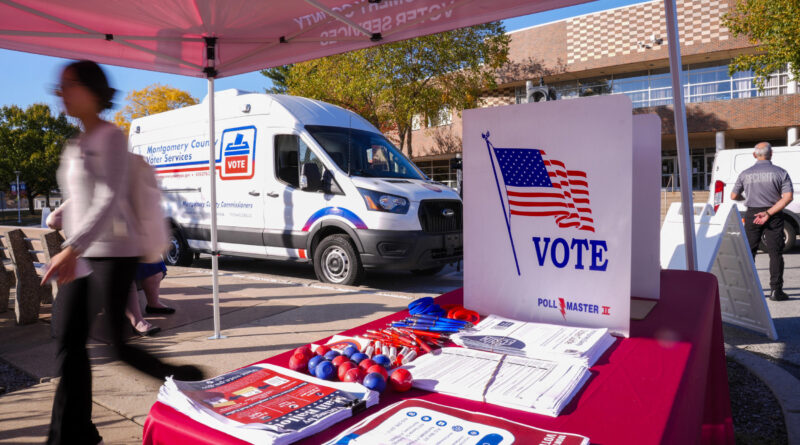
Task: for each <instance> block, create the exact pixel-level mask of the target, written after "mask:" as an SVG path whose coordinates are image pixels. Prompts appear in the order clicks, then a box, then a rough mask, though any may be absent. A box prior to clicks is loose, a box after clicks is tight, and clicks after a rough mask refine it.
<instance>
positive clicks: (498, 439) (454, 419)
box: [325, 399, 589, 445]
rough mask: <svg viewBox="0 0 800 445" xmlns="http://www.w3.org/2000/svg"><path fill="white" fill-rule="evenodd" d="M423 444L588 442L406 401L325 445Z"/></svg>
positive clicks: (569, 444)
mask: <svg viewBox="0 0 800 445" xmlns="http://www.w3.org/2000/svg"><path fill="white" fill-rule="evenodd" d="M423 443H424V444H429V443H435V444H437V445H464V444H501V443H502V444H511V443H519V444H547V445H556V444H558V445H588V444H589V438H587V437H585V436H580V435H577V434H569V433H559V432H555V431H547V430H543V429H539V428H534V427H532V426H528V425H523V424H521V423H517V422H512V421H510V420H506V419H503V418H500V417H496V416H491V415H489V414H482V413H473V412H469V411H464V410H461V409H458V408H453V407H450V406H445V405H439V404H437V403H431V402H428V401H426V400H421V399H408V400H403V401H401V402H397V403H395V404H393V405H390V406H388V407H386V408H384V409H383V410H381V411H379V412H377V413H375V414H373V415H371V416H369V417H367V418H366V419H364V420H362V421H361V422H359V423H357V424H355V425H353V426H352V427H350V428H348V429H346V430H345V431H343V432H342V433H341V434H340V435H339V436H337V437H336V438H335V439H333V440H331V441H329V442H327V443H326V444H325V445H397V444H405V445H410V444H423Z"/></svg>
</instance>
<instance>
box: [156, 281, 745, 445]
mask: <svg viewBox="0 0 800 445" xmlns="http://www.w3.org/2000/svg"><path fill="white" fill-rule="evenodd" d="M461 299H462V292H461V290H458V291H454V292H450V293H448V294H444V295H442V296H440V297H438V299H437V301H438V302H439V303H442V304H444V303H459V302H461ZM406 315H407V312H406V311H403V312H398V313H397V314H393V315H390V316H388V317H384V318H382V319H380V320H376V321H374V322H372V323H368V324H366V325H363V326H359V327H357V328H354V329H351V330H348V331H345V332H344V333H343V334H345V335H355V334H358V333H361V332H363V331H364V330H366V329H373V328H380V327H383V326H385V325H386V323H387V322H388V321H390V320H392V319H397V318H403V317H405V316H406ZM289 356H290V353H289V352H286V353H283V354H279V355H276V356H274V357H272V358H270V359H267V360H264V361H265V362H268V363H273V364H277V365H282V366H286V365H287V364H288V360H289ZM592 374H593V377H592V378H591V379H590V380H589V382H588V383H587V385H586V386H585V388H584V389H583V390H582V391H581V392H580V393H579V394H578V395H577V396H576V397H575V399H574V400H573V401H572V403H570V405H568V406H567V407H566V408H565V409H564V411H563V412H562V414H561V415H560V416H558V417H556V418H552V417H546V416H542V415H537V414H530V413H526V412H523V411H517V410H513V409H509V408H503V407H499V406H495V405H490V404H486V403H479V402H474V401H469V400H465V399H459V398H454V397H450V396H445V395H440V394H435V393H428V392H424V391H420V390H412V391H409V392H407V393H404V394H402V395H401V394H398V393H394V392H392V391H390V390H389V391H386V392H385V393H383V394H381V403H380V405H379V406H378V407H373V408H370V409H369V410H367V411H365V412H363V413H360V414H358V415H356V416H354V417H353V418H351V419H348V420H347V421H343V422H341V423H339V424H337V425H334V426H333V427H332V428H330V429H328V430H326V431H323V432H321V433H319V434H316V435H314V436H312V437H310V438H308V439H306V440H304V441H301V442H298V443H301V444H319V443H322V442H324V441H325V440H327V439H330V438H333V437H334V436H335V435H336V434H338V433H339V432H340V431H342V430H343V429H344V428H345V427H347V426H349V425H351V424H353V423H355V422H356V421H360V420H361V419H363V418H364V416H367V415H371V414H372V413H374V412H376V411H378V409H380V408H381V407H383V406H386V405H388V404H390V403H394V402H395V401H397V400H399V399H400V398H401V397H418V398H423V399H426V400H429V401H431V402H436V403H440V404H444V405H450V406H456V407H458V408H461V409H466V410H471V411H480V412H484V413H488V414H492V415H496V416H500V417H504V418H506V419H509V420H513V421H517V422H521V423H524V424H527V425H532V426H535V427H538V428H544V429H548V430H555V431H564V432H570V433H578V434H582V435H585V436H587V437H589V438H590V440H591V442H592V443H593V444H608V445H611V444H614V445H616V444H626V443H631V444H694V443H705V444H721V443H734V439H733V422H732V420H731V410H730V398H729V395H728V376H727V371H726V365H725V351H724V347H723V340H722V322H721V318H720V309H719V294H718V288H717V280H716V278H715V277H714V276H713V275H711V274H707V273H703V272H685V271H672V270H666V271H662V273H661V299H660V300H659V303H658V304H657V305H656V307H655V308H654V309H653V311H652V312H651V313H650V315H649V316H648V317H647V318H646V319H645V320H642V321H631V338H627V339H622V340H620V341H618V342H617V343H616V344H615V345H614V346H613V347H612V348H611V349H610V351H609V352H608V353H606V355H605V356H604V357H602V358H601V359H600V361H598V363H597V364H596V365H595V366H594V367H593V368H592ZM143 443H144V444H147V445H151V444H152V445H155V444H165V445H166V444H176V443H192V444H208V445H219V444H243V443H245V442H242V441H240V440H239V439H236V438H233V437H231V436H228V435H227V434H224V433H221V432H219V431H216V430H213V429H211V428H209V427H207V426H205V425H202V424H199V423H197V422H195V421H193V420H192V419H190V418H189V417H187V416H184V415H183V414H180V413H178V412H177V411H175V410H173V409H172V408H170V407H168V406H166V405H164V404H161V403H158V402H157V403H155V404H154V405H153V407H152V408H151V409H150V415H149V416H148V417H147V421H146V422H145V426H144V440H143Z"/></svg>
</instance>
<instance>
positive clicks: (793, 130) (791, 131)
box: [786, 127, 800, 146]
mask: <svg viewBox="0 0 800 445" xmlns="http://www.w3.org/2000/svg"><path fill="white" fill-rule="evenodd" d="M799 129H800V127H789V128H787V129H786V145H788V146H792V145H795V144H800V137H798V130H799Z"/></svg>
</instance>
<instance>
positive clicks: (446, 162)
mask: <svg viewBox="0 0 800 445" xmlns="http://www.w3.org/2000/svg"><path fill="white" fill-rule="evenodd" d="M414 163H415V164H417V167H419V169H420V170H422V172H423V173H425V175H427V176H428V177H429V178H431V179H432V180H434V181H436V182H441V183H442V184H445V185H446V186H448V187H450V188H453V189H455V188H456V187H458V185H457V184H456V171H455V170H451V169H450V159H436V160H433V161H416V162H414Z"/></svg>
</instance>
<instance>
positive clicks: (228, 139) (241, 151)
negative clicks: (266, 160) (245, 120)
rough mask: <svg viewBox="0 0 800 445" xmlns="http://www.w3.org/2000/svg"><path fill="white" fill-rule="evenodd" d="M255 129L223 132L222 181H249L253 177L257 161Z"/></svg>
mask: <svg viewBox="0 0 800 445" xmlns="http://www.w3.org/2000/svg"><path fill="white" fill-rule="evenodd" d="M255 144H256V129H255V127H253V126H252V125H251V126H247V127H239V128H229V129H227V130H225V131H223V132H222V140H221V141H220V147H222V169H221V171H220V179H223V180H227V179H249V178H252V177H253V161H254V160H255V155H256V153H255Z"/></svg>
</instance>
